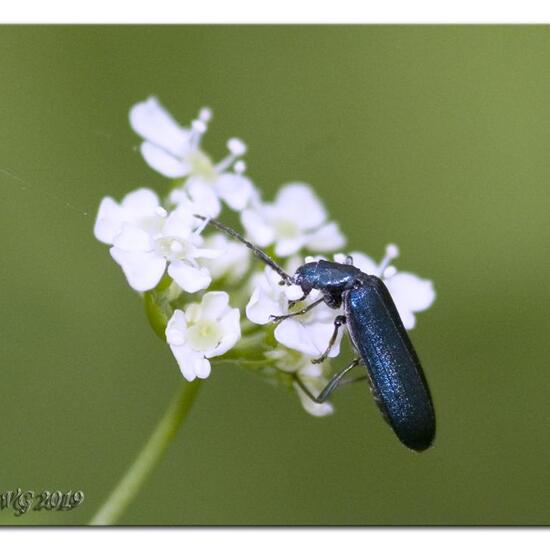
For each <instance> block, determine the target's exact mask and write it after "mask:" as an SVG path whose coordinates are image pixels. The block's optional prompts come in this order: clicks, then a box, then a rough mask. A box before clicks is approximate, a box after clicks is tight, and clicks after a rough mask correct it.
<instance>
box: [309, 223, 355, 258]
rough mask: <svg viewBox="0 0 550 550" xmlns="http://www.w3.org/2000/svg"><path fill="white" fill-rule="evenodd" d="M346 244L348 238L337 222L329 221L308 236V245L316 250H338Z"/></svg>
mask: <svg viewBox="0 0 550 550" xmlns="http://www.w3.org/2000/svg"><path fill="white" fill-rule="evenodd" d="M345 244H346V238H345V237H344V235H343V234H342V232H341V231H340V228H339V226H338V224H337V223H336V222H332V223H328V224H326V225H323V226H321V227H320V228H319V229H316V230H315V231H314V232H313V233H312V234H311V235H309V236H308V240H307V247H308V248H309V249H310V250H314V251H315V252H330V251H332V250H338V249H339V248H342V247H343V246H345Z"/></svg>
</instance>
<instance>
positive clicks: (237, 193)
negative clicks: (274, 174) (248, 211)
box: [216, 174, 254, 211]
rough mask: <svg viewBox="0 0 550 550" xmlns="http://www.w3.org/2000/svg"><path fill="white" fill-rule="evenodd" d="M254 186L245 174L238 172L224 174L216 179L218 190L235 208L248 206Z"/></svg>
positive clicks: (232, 207)
mask: <svg viewBox="0 0 550 550" xmlns="http://www.w3.org/2000/svg"><path fill="white" fill-rule="evenodd" d="M253 190H254V186H253V184H252V182H251V181H250V180H249V179H248V178H246V177H245V176H241V175H238V174H222V175H221V176H220V177H219V178H218V180H217V181H216V191H217V192H218V194H219V196H220V197H221V198H222V199H223V200H224V201H225V202H226V203H227V205H228V206H229V208H231V209H233V210H238V211H240V210H242V209H243V208H245V207H246V206H247V204H248V203H249V201H250V199H251V198H252V193H253Z"/></svg>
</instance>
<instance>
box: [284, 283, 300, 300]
mask: <svg viewBox="0 0 550 550" xmlns="http://www.w3.org/2000/svg"><path fill="white" fill-rule="evenodd" d="M282 288H283V291H284V293H285V296H286V297H287V299H288V300H298V299H300V298H301V297H302V296H303V295H304V291H303V290H302V287H300V286H298V285H290V286H286V285H285V286H284V287H282Z"/></svg>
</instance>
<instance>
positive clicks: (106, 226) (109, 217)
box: [94, 197, 124, 244]
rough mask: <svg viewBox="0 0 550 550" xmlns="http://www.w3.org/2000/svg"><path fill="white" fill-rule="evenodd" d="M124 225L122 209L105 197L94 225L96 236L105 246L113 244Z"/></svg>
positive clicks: (112, 200) (111, 199)
mask: <svg viewBox="0 0 550 550" xmlns="http://www.w3.org/2000/svg"><path fill="white" fill-rule="evenodd" d="M123 223H124V212H123V210H122V208H121V207H120V206H119V205H118V204H117V203H116V202H115V200H114V199H113V198H111V197H105V198H103V199H102V200H101V203H100V204H99V210H98V212H97V217H96V221H95V225H94V236H95V238H96V239H97V240H99V241H101V242H103V243H105V244H113V240H114V239H115V237H116V236H117V235H118V234H119V233H120V230H121V228H122V224H123Z"/></svg>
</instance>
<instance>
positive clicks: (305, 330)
mask: <svg viewBox="0 0 550 550" xmlns="http://www.w3.org/2000/svg"><path fill="white" fill-rule="evenodd" d="M319 307H320V306H319ZM333 315H334V314H333ZM333 331H334V325H333V323H331V322H328V323H319V322H317V323H316V322H311V323H307V324H305V323H302V322H300V321H299V320H298V319H297V318H292V319H286V320H285V321H283V322H282V323H281V324H280V325H279V326H278V327H277V328H276V329H275V339H276V340H277V341H278V342H280V343H281V344H283V345H285V346H286V347H288V348H290V349H294V350H296V351H299V352H301V353H303V354H305V355H307V356H309V357H318V356H320V355H321V354H322V353H324V351H325V350H326V349H327V347H328V344H329V341H330V338H331V336H332V333H333ZM343 332H344V331H343V330H342V329H340V331H339V332H338V337H337V339H336V342H335V344H334V346H333V347H332V348H331V350H330V353H329V355H328V356H329V357H336V356H337V355H338V354H339V353H340V342H341V340H342V336H343Z"/></svg>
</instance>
